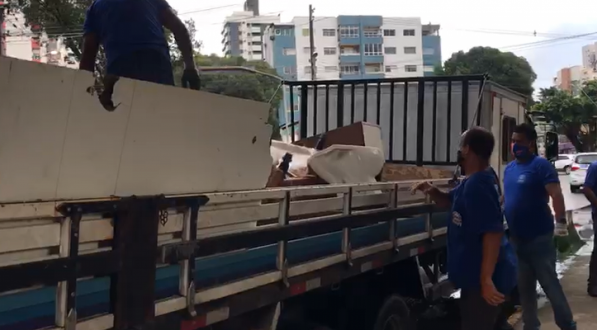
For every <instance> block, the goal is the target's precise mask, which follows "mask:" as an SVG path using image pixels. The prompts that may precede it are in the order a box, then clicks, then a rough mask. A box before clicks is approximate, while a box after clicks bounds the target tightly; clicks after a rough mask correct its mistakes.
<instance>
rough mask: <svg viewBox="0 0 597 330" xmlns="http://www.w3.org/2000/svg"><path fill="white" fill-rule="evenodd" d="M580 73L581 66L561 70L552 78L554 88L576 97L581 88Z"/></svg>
mask: <svg viewBox="0 0 597 330" xmlns="http://www.w3.org/2000/svg"><path fill="white" fill-rule="evenodd" d="M582 72H583V71H582V66H580V65H575V66H571V67H569V68H562V69H560V70H559V71H558V73H557V74H556V77H555V78H554V81H553V82H554V86H555V87H557V88H558V89H561V90H563V91H567V92H569V93H572V94H573V95H576V94H577V93H578V91H579V90H578V88H579V87H580V86H581V81H582Z"/></svg>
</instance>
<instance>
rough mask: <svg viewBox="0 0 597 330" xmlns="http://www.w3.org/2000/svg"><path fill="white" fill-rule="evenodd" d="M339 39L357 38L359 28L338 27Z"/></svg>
mask: <svg viewBox="0 0 597 330" xmlns="http://www.w3.org/2000/svg"><path fill="white" fill-rule="evenodd" d="M340 37H341V38H358V37H359V27H358V26H341V27H340Z"/></svg>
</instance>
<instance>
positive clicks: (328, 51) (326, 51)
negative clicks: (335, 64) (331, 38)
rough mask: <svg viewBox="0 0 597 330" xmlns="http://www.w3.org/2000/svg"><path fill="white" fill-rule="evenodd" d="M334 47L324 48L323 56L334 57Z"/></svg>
mask: <svg viewBox="0 0 597 330" xmlns="http://www.w3.org/2000/svg"><path fill="white" fill-rule="evenodd" d="M336 53H337V51H336V47H324V48H323V55H336Z"/></svg>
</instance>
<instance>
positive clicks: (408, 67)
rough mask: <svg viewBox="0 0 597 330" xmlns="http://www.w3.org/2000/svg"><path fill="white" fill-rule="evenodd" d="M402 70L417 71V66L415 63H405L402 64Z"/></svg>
mask: <svg viewBox="0 0 597 330" xmlns="http://www.w3.org/2000/svg"><path fill="white" fill-rule="evenodd" d="M404 71H406V72H417V66H416V65H405V66H404Z"/></svg>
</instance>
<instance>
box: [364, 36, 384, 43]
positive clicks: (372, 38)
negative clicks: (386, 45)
mask: <svg viewBox="0 0 597 330" xmlns="http://www.w3.org/2000/svg"><path fill="white" fill-rule="evenodd" d="M363 44H383V37H382V36H381V35H377V36H366V35H365V36H363Z"/></svg>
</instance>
